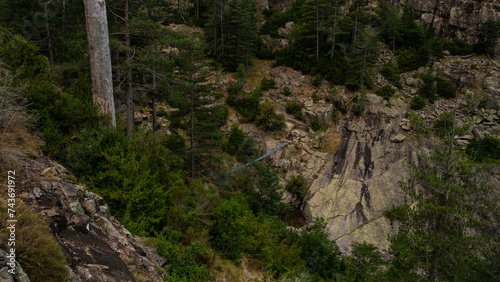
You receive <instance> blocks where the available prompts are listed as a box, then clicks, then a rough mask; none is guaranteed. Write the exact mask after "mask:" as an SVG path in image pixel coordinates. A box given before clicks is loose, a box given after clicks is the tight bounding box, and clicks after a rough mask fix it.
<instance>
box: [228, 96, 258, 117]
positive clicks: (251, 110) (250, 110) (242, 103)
mask: <svg viewBox="0 0 500 282" xmlns="http://www.w3.org/2000/svg"><path fill="white" fill-rule="evenodd" d="M261 96H262V91H261V90H260V89H255V90H254V91H252V93H240V94H230V95H228V97H227V101H226V102H227V104H228V105H229V106H231V107H234V108H235V109H236V110H237V111H238V112H239V113H240V114H241V115H242V116H243V117H245V119H246V121H247V122H252V121H254V120H255V117H256V116H257V114H258V109H259V100H260V97H261Z"/></svg>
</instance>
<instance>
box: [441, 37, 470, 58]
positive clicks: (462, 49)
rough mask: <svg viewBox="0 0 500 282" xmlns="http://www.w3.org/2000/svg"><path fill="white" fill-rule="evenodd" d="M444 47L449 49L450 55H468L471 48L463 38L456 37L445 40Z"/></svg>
mask: <svg viewBox="0 0 500 282" xmlns="http://www.w3.org/2000/svg"><path fill="white" fill-rule="evenodd" d="M444 48H445V49H446V50H448V51H450V54H452V55H468V54H471V53H472V51H473V48H472V46H471V45H469V44H467V42H465V40H463V39H460V38H456V39H454V40H453V41H449V42H446V43H445V44H444Z"/></svg>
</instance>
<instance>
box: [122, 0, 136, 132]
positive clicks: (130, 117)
mask: <svg viewBox="0 0 500 282" xmlns="http://www.w3.org/2000/svg"><path fill="white" fill-rule="evenodd" d="M128 7H129V6H128V0H125V8H124V13H125V17H124V19H125V60H126V63H127V69H128V71H127V81H126V83H127V137H128V138H129V139H130V138H132V134H133V129H134V89H133V88H132V69H131V67H130V63H131V58H132V55H131V54H130V22H129V10H128Z"/></svg>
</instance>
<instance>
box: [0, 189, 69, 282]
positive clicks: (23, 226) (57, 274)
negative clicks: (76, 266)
mask: <svg viewBox="0 0 500 282" xmlns="http://www.w3.org/2000/svg"><path fill="white" fill-rule="evenodd" d="M8 208H9V207H8V206H7V201H5V200H4V199H2V198H0V214H2V217H1V218H0V242H2V243H1V244H0V249H3V250H6V251H7V250H9V249H10V248H12V246H7V242H8V238H9V235H10V232H9V230H8V229H7V228H6V227H7V226H8V225H9V223H7V219H8V217H7V214H8V213H7V209H8ZM15 219H16V220H17V223H16V241H15V242H16V245H15V249H16V260H17V262H19V264H20V265H21V266H22V267H23V269H24V271H26V273H27V274H28V276H29V277H30V279H31V281H34V282H37V281H40V282H43V281H64V280H65V279H66V276H67V270H66V259H65V256H64V253H63V252H62V250H61V246H60V245H59V244H58V243H57V241H56V240H55V238H54V236H53V235H52V234H51V233H50V232H49V228H48V226H49V224H48V223H47V222H46V221H45V220H43V219H41V218H40V217H39V216H38V215H37V214H36V213H35V211H33V210H31V209H30V208H29V207H27V206H26V205H25V204H24V203H23V202H21V201H16V218H15Z"/></svg>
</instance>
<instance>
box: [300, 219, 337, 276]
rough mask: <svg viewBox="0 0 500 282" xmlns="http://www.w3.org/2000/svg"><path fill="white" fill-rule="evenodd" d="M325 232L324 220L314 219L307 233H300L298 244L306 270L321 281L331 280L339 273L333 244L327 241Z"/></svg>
mask: <svg viewBox="0 0 500 282" xmlns="http://www.w3.org/2000/svg"><path fill="white" fill-rule="evenodd" d="M325 230H326V222H325V220H324V219H322V218H319V219H316V220H315V221H314V223H313V224H312V226H311V228H310V230H309V231H308V230H303V231H301V232H300V237H299V241H298V244H299V246H300V249H301V250H302V252H301V253H300V256H301V258H302V259H303V260H304V264H305V266H306V268H307V270H308V271H309V272H310V273H311V274H318V275H319V276H321V277H322V278H323V279H332V278H333V275H334V274H336V273H339V272H340V266H341V264H340V259H339V256H338V254H337V253H336V251H335V243H334V242H332V241H330V240H329V239H328V234H327V233H326V232H325Z"/></svg>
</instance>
